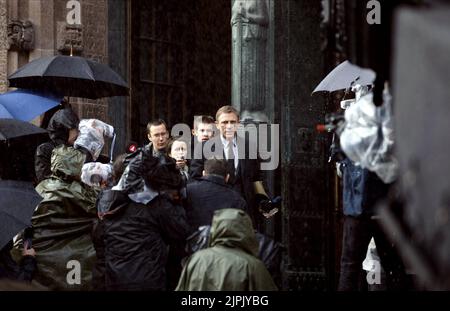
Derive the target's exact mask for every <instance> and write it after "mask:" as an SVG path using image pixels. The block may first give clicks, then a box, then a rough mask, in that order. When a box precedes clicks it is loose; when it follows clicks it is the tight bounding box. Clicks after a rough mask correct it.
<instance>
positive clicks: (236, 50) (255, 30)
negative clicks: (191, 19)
mask: <svg viewBox="0 0 450 311" xmlns="http://www.w3.org/2000/svg"><path fill="white" fill-rule="evenodd" d="M231 14H232V18H231V27H232V64H233V65H232V66H233V67H232V72H233V73H232V104H233V106H235V107H236V108H237V109H239V110H240V111H241V112H243V111H247V112H248V113H250V114H253V113H255V112H263V113H264V111H265V109H266V106H265V95H266V92H265V85H266V67H265V66H266V41H267V28H268V25H269V15H268V10H267V4H266V1H265V0H264V1H260V0H235V1H234V3H233V7H232V13H231Z"/></svg>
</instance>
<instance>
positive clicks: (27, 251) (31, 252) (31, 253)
mask: <svg viewBox="0 0 450 311" xmlns="http://www.w3.org/2000/svg"><path fill="white" fill-rule="evenodd" d="M22 256H32V257H36V251H35V250H34V248H28V249H26V248H24V249H23V251H22Z"/></svg>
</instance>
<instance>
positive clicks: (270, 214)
mask: <svg viewBox="0 0 450 311" xmlns="http://www.w3.org/2000/svg"><path fill="white" fill-rule="evenodd" d="M261 213H262V214H263V216H264V217H265V218H267V219H269V218H271V217H272V216H273V215H275V214H276V213H278V208H277V207H275V208H274V209H271V210H270V211H269V212H267V213H266V212H263V211H261Z"/></svg>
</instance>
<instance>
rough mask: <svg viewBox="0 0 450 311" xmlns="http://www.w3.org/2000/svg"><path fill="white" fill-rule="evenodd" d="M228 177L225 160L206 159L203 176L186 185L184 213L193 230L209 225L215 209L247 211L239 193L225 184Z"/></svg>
mask: <svg viewBox="0 0 450 311" xmlns="http://www.w3.org/2000/svg"><path fill="white" fill-rule="evenodd" d="M229 177H230V175H229V174H228V167H227V162H226V161H225V160H221V159H211V160H206V162H205V167H204V171H203V177H201V178H200V179H198V180H196V181H195V182H193V183H190V184H188V185H187V186H186V204H185V207H186V215H187V218H188V223H189V224H190V225H191V227H192V229H193V230H196V229H197V228H198V227H199V226H206V225H211V220H212V217H213V215H214V212H215V211H216V210H219V209H224V208H237V209H242V210H244V211H247V203H246V202H245V200H244V199H243V198H242V196H241V194H240V193H238V192H236V191H234V190H233V189H232V188H231V187H230V186H228V185H227V184H226V182H227V180H228V179H229Z"/></svg>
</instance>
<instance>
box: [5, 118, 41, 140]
mask: <svg viewBox="0 0 450 311" xmlns="http://www.w3.org/2000/svg"><path fill="white" fill-rule="evenodd" d="M34 135H41V136H47V137H48V132H47V131H46V130H44V129H41V128H40V127H37V126H36V125H33V124H31V123H28V122H24V121H20V120H14V119H0V141H8V140H11V139H15V138H22V137H23V138H26V137H28V136H34Z"/></svg>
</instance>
